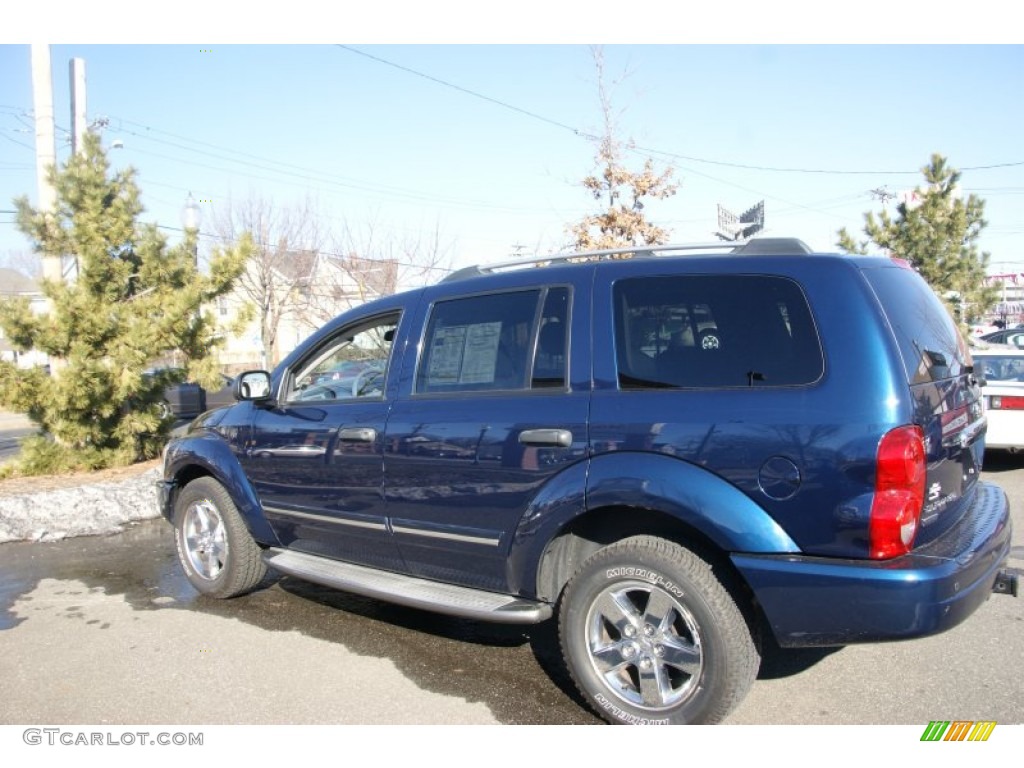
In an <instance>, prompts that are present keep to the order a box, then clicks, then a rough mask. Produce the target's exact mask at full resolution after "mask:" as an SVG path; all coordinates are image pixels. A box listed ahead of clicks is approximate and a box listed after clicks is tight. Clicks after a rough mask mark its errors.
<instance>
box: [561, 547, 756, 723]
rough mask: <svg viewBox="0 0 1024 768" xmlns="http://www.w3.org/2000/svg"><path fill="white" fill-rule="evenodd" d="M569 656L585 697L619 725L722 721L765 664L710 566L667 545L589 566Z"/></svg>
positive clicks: (596, 557) (575, 588)
mask: <svg viewBox="0 0 1024 768" xmlns="http://www.w3.org/2000/svg"><path fill="white" fill-rule="evenodd" d="M559 634H560V637H561V643H562V652H563V654H564V655H565V659H566V662H567V665H568V667H569V671H570V673H571V674H572V677H573V680H574V681H575V683H576V686H577V688H579V690H580V692H581V693H582V694H583V695H584V696H585V697H586V698H587V700H588V701H589V702H590V703H591V705H592V706H593V707H595V709H596V711H597V712H598V713H599V714H601V715H602V717H604V718H605V719H606V720H608V721H609V722H612V723H669V724H677V725H681V724H685V723H695V724H696V723H703V724H710V723H715V722H718V721H720V720H722V719H723V718H724V717H725V716H726V715H727V714H728V713H729V712H730V711H731V710H732V709H733V707H735V706H736V704H738V703H739V701H740V700H741V699H742V698H743V696H744V695H745V694H746V692H747V690H748V689H749V688H750V686H751V685H752V684H753V681H754V679H755V678H756V677H757V670H758V665H759V663H760V657H759V654H758V650H757V646H756V643H755V642H754V639H753V636H752V635H751V631H750V627H749V626H748V624H747V621H746V620H745V619H744V616H743V613H742V612H741V611H740V609H739V607H738V606H737V604H736V601H735V599H734V598H733V596H732V595H731V594H730V593H729V591H728V590H727V589H726V588H725V587H724V586H723V585H722V583H721V582H720V581H719V580H718V579H717V578H716V577H715V575H714V573H713V571H712V569H711V566H710V565H708V564H707V563H706V562H705V561H704V560H702V559H700V558H699V557H697V556H696V555H695V554H693V553H692V552H690V551H689V550H687V549H684V548H683V547H681V546H679V545H678V544H675V543H673V542H670V541H666V540H664V539H659V538H655V537H652V536H636V537H632V538H629V539H624V540H622V541H619V542H617V543H615V544H612V545H609V546H607V547H604V548H603V549H601V550H599V551H598V552H596V553H594V554H593V555H592V556H591V557H590V558H588V559H587V560H586V561H585V562H584V563H583V565H582V566H581V567H580V569H579V571H577V573H576V574H575V575H574V576H573V578H572V579H571V580H570V581H569V584H568V586H567V587H566V590H565V593H564V595H563V598H562V605H561V610H560V613H559Z"/></svg>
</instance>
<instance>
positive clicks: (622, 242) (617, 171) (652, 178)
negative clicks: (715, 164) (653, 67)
mask: <svg viewBox="0 0 1024 768" xmlns="http://www.w3.org/2000/svg"><path fill="white" fill-rule="evenodd" d="M591 54H592V55H593V57H594V66H595V68H596V70H597V94H598V98H599V99H600V102H601V116H602V121H603V128H602V134H601V135H600V136H595V137H593V138H594V141H595V143H596V144H597V154H596V156H595V161H596V166H597V168H596V170H595V173H593V174H591V175H590V176H587V177H586V178H585V179H584V180H583V187H584V188H585V189H587V190H588V191H589V192H590V193H591V194H592V195H593V197H594V199H595V200H596V201H598V203H599V205H600V206H601V207H602V208H603V210H601V211H600V212H598V213H594V214H591V215H588V216H585V217H583V219H582V220H581V221H579V222H577V223H576V224H573V225H571V226H570V227H569V231H570V233H571V234H572V236H573V239H574V245H575V247H576V248H578V249H581V250H592V249H601V248H617V247H620V246H630V245H652V244H655V243H664V242H665V241H666V240H667V239H668V232H667V231H666V230H664V229H662V228H661V227H658V226H656V225H655V224H653V223H652V222H650V221H648V219H647V217H646V216H645V215H644V212H643V211H644V199H645V198H653V199H656V200H661V199H664V198H666V197H671V196H672V195H674V194H675V193H676V189H678V184H674V183H672V181H671V178H672V171H673V169H672V168H671V167H668V168H666V169H665V170H664V171H662V172H660V173H658V172H656V171H655V169H654V163H653V162H652V161H651V159H650V158H647V160H645V161H644V165H643V169H642V170H640V171H631V170H630V169H629V168H627V167H626V165H625V160H624V158H623V155H624V154H625V153H626V152H627V151H628V150H631V149H632V148H633V146H634V145H633V142H632V141H628V142H625V143H624V142H623V141H622V140H621V139H620V138H619V137H618V127H617V125H616V120H615V117H616V115H615V112H614V110H613V108H612V100H611V90H612V89H613V88H614V86H615V85H617V84H618V83H619V82H621V78H620V80H618V81H614V82H613V83H612V84H611V86H609V85H608V84H607V80H606V76H605V68H604V51H603V49H602V48H601V47H600V46H595V47H592V48H591Z"/></svg>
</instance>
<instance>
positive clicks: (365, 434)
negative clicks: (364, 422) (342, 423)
mask: <svg viewBox="0 0 1024 768" xmlns="http://www.w3.org/2000/svg"><path fill="white" fill-rule="evenodd" d="M338 439H339V440H341V441H342V442H344V443H372V442H373V441H374V440H376V439H377V430H376V429H374V428H373V427H342V428H341V429H339V430H338Z"/></svg>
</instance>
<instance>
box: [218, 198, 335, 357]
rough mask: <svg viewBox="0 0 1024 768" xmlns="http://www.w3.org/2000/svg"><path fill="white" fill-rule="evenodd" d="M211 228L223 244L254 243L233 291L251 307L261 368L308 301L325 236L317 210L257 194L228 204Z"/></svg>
mask: <svg viewBox="0 0 1024 768" xmlns="http://www.w3.org/2000/svg"><path fill="white" fill-rule="evenodd" d="M213 226H214V229H215V231H216V234H217V235H218V236H219V237H220V238H221V239H222V240H225V241H227V242H235V241H236V240H237V239H238V238H239V237H241V236H242V235H243V233H246V232H248V233H249V234H250V235H251V236H252V239H253V242H254V243H255V248H254V251H253V254H252V257H251V258H250V259H249V262H248V264H247V265H246V269H245V271H244V272H243V273H242V276H241V277H240V278H239V279H238V283H237V285H238V290H239V291H240V292H241V293H242V295H243V296H245V298H246V299H247V300H248V301H249V302H251V303H252V305H253V306H254V307H255V314H256V320H257V321H258V323H259V333H260V341H261V347H262V349H261V362H262V365H263V367H264V368H266V367H269V366H270V365H271V364H273V363H276V362H277V361H278V359H279V357H280V355H279V350H278V331H279V329H280V327H281V322H282V320H283V319H284V318H285V317H286V316H288V315H289V314H294V315H296V316H300V315H302V314H303V312H304V311H305V305H306V304H308V302H309V297H310V289H309V286H310V284H311V283H312V282H313V281H314V276H315V273H316V269H317V262H318V260H319V259H320V258H321V254H320V252H321V249H322V247H323V244H324V241H325V239H326V233H325V232H324V228H323V227H322V225H321V220H320V217H319V215H318V214H317V212H316V206H315V205H314V204H313V202H312V201H311V200H310V199H309V198H306V199H305V200H303V201H302V202H301V203H299V204H297V205H295V206H293V207H284V206H281V207H279V206H276V205H275V204H274V202H273V201H272V200H269V199H266V198H262V197H259V196H256V195H250V197H249V198H247V199H246V200H243V201H241V202H236V201H231V200H229V201H228V203H227V204H226V205H225V206H224V207H223V208H221V209H219V210H217V211H215V214H214V224H213Z"/></svg>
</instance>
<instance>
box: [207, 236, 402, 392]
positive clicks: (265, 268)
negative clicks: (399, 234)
mask: <svg viewBox="0 0 1024 768" xmlns="http://www.w3.org/2000/svg"><path fill="white" fill-rule="evenodd" d="M397 278H398V267H397V263H396V262H395V261H394V260H393V259H386V260H375V259H365V258H361V257H358V256H354V255H349V256H341V255H336V254H325V253H322V252H314V251H299V250H292V251H285V252H277V253H267V254H266V258H260V257H259V256H257V257H255V258H253V259H250V261H249V263H248V264H247V265H246V271H245V272H244V273H243V274H242V276H241V277H240V278H239V280H238V282H237V284H236V286H235V289H234V290H233V291H232V292H231V293H229V294H227V295H226V296H223V297H221V298H220V299H219V300H218V301H217V303H216V307H215V310H214V314H215V316H216V318H217V321H218V325H219V327H220V329H221V333H222V334H223V338H224V346H223V347H221V350H220V361H221V365H222V367H223V368H224V370H225V371H227V372H229V373H232V374H234V373H238V372H240V371H243V370H247V369H252V368H272V367H273V366H274V365H276V364H277V363H278V362H280V360H281V359H282V358H284V357H285V356H286V355H287V354H288V353H289V352H291V351H292V350H293V349H295V347H296V346H298V345H299V343H301V342H302V341H303V340H304V339H305V338H306V337H307V336H309V335H310V334H311V333H312V332H313V331H315V330H316V329H317V328H319V327H320V326H322V325H323V324H324V323H326V322H327V321H328V320H331V319H332V318H334V317H336V316H337V315H339V314H341V313H342V312H344V311H345V310H347V309H350V308H351V307H354V306H358V305H359V304H362V303H364V302H366V301H369V300H371V299H375V298H378V297H380V296H384V295H387V294H389V293H394V291H395V288H396V283H397ZM259 307H265V308H266V312H265V317H263V316H261V315H263V314H264V313H261V312H260V311H259ZM264 322H265V326H266V327H265V330H262V331H261V327H262V326H263V325H264ZM264 340H266V341H267V342H268V343H267V344H266V346H265V345H264Z"/></svg>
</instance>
